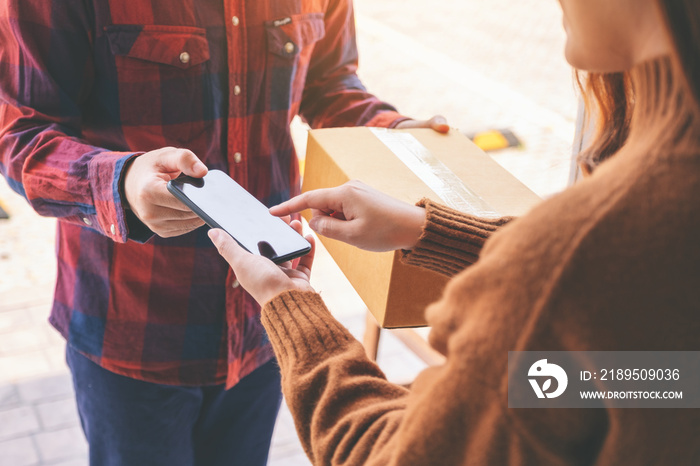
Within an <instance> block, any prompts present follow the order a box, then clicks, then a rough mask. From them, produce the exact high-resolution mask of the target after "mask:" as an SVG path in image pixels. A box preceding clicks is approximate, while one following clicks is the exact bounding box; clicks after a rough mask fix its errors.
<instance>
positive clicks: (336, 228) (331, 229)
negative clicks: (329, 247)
mask: <svg viewBox="0 0 700 466" xmlns="http://www.w3.org/2000/svg"><path fill="white" fill-rule="evenodd" d="M309 227H310V228H311V229H312V230H313V231H315V232H316V233H317V234H319V235H321V236H325V237H327V238H331V239H337V240H339V241H344V242H347V241H346V238H347V237H348V232H347V230H348V221H347V220H341V219H337V218H335V217H330V216H327V215H318V216H316V217H312V218H311V220H309Z"/></svg>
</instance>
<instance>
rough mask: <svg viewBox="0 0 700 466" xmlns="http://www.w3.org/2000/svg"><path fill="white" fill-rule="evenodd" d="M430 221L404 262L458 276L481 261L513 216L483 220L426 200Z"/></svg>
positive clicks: (424, 201) (422, 205)
mask: <svg viewBox="0 0 700 466" xmlns="http://www.w3.org/2000/svg"><path fill="white" fill-rule="evenodd" d="M417 205H418V206H420V207H424V208H425V217H426V222H425V225H424V226H423V232H422V234H421V236H420V238H419V239H418V243H417V244H416V246H415V247H414V248H413V249H412V250H411V251H407V252H405V253H404V256H403V258H402V260H403V262H404V263H407V264H410V265H416V266H419V267H423V268H426V269H430V270H434V271H436V272H439V273H441V274H443V275H448V276H452V275H455V274H457V273H459V272H461V271H462V270H464V269H465V268H466V267H468V266H470V265H471V264H473V263H474V262H476V261H477V259H478V258H479V254H480V253H481V248H482V247H483V246H484V243H485V242H486V240H487V239H489V237H490V236H491V235H492V234H493V233H494V232H496V231H497V230H498V229H499V228H501V227H502V226H503V225H505V224H506V223H508V222H509V221H510V220H512V219H513V217H501V218H492V219H491V218H480V217H475V216H473V215H469V214H465V213H462V212H460V211H458V210H454V209H451V208H449V207H446V206H444V205H441V204H438V203H436V202H433V201H431V200H430V199H422V200H421V201H420V202H418V203H417Z"/></svg>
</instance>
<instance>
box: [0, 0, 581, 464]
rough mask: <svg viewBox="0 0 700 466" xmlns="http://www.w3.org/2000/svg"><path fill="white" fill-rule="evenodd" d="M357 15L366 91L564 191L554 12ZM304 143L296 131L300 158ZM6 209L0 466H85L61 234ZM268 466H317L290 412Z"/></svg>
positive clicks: (539, 183)
mask: <svg viewBox="0 0 700 466" xmlns="http://www.w3.org/2000/svg"><path fill="white" fill-rule="evenodd" d="M355 8H356V20H357V37H358V46H359V50H360V77H361V78H362V80H363V82H364V83H365V85H366V86H367V88H368V89H369V90H370V91H372V92H373V93H375V94H377V95H378V96H380V97H381V98H382V99H384V100H386V101H388V102H391V103H393V104H394V105H395V106H396V107H397V108H398V109H399V111H401V112H402V113H403V114H405V115H409V116H413V117H415V118H417V119H427V118H429V117H431V116H432V115H435V114H442V115H444V116H445V117H446V118H447V120H448V122H449V124H450V125H451V126H452V127H454V128H458V129H459V130H461V131H463V132H464V133H466V134H469V135H480V134H482V135H483V134H491V133H489V132H491V131H493V130H496V134H507V135H509V137H510V135H511V134H512V136H514V138H515V139H517V141H518V144H517V145H515V146H512V147H507V148H504V149H498V150H492V151H489V152H488V153H489V155H490V156H492V157H493V158H494V159H495V160H496V161H497V162H499V163H500V164H501V165H503V166H504V167H505V168H506V169H508V170H509V171H510V172H511V173H513V174H514V175H515V176H516V177H518V178H519V179H520V180H521V181H522V182H524V183H525V184H526V185H527V186H528V187H530V189H532V190H533V191H535V192H536V193H537V194H539V195H540V196H542V197H548V196H551V195H552V194H554V193H556V192H558V191H560V190H562V189H563V188H564V187H566V185H567V183H568V180H569V171H570V167H571V152H572V141H573V139H574V132H575V125H576V123H575V122H576V113H577V106H578V99H577V95H576V92H575V86H574V82H573V79H572V76H573V75H572V71H571V68H570V67H569V66H568V64H567V63H566V61H565V60H564V55H563V50H564V42H565V35H564V31H563V28H562V26H561V12H560V9H559V6H558V3H557V2H556V1H554V0H542V1H534V2H522V1H517V0H489V1H488V2H483V1H477V0H466V1H465V0H461V1H457V0H443V1H441V2H431V3H428V2H425V1H418V0H401V1H399V0H382V1H376V0H356V1H355ZM305 131H306V130H305V127H304V125H303V124H301V122H298V121H296V122H295V123H294V135H295V143H296V144H297V146H298V147H299V150H300V154H303V151H304V148H305V136H306V133H305ZM510 139H511V141H512V140H513V137H510ZM490 140H491V141H492V139H490ZM0 206H1V207H2V208H3V210H4V211H6V212H7V213H8V214H9V216H10V218H9V219H0V466H30V465H62V466H85V465H87V447H86V444H85V441H84V439H83V437H82V432H81V431H80V426H79V420H78V417H77V413H76V410H75V404H74V401H73V398H72V386H71V382H70V376H69V374H68V371H67V368H66V365H65V361H64V348H65V344H64V342H63V340H62V339H61V338H60V337H59V336H58V334H57V333H56V332H55V331H54V330H53V329H52V328H51V327H50V326H49V325H48V323H47V321H46V320H47V317H48V313H49V308H50V302H51V296H52V292H53V284H54V280H55V268H56V262H55V258H54V231H55V220H53V219H48V218H41V217H39V216H38V215H36V214H35V213H34V212H33V211H32V210H31V209H30V208H29V207H28V205H27V204H26V202H25V201H24V199H22V198H21V197H19V196H18V195H16V194H15V193H14V192H12V191H11V190H10V189H9V187H8V186H7V184H6V183H5V181H4V179H2V178H0ZM317 256H318V258H317V261H316V264H315V268H314V272H315V274H314V277H313V280H312V282H313V284H314V286H315V287H316V289H317V290H319V291H320V292H321V293H322V294H323V297H324V299H325V300H326V301H327V302H328V305H329V307H330V309H331V310H332V311H333V312H334V313H335V314H336V315H337V316H338V318H339V319H340V320H341V322H343V323H344V324H345V325H346V326H347V327H348V328H349V329H350V330H351V331H352V332H353V333H354V334H355V335H356V336H358V338H361V337H362V335H363V332H364V328H365V312H366V310H365V307H364V305H363V303H362V301H361V300H360V299H359V297H357V295H356V294H355V292H354V290H353V289H352V287H351V286H350V285H349V284H348V283H347V281H345V279H344V277H343V275H342V273H341V272H340V271H339V270H338V269H337V267H335V264H334V263H333V261H332V259H330V257H329V256H328V255H327V254H326V253H325V252H324V251H323V250H320V251H319V253H318V254H317ZM378 362H379V364H380V366H381V367H382V369H384V370H385V372H386V373H387V376H388V377H389V379H390V380H392V381H395V382H397V383H408V382H410V381H411V380H412V378H413V377H414V376H415V374H416V373H417V372H418V371H420V370H421V369H422V368H423V367H425V363H424V362H422V361H421V360H420V359H419V358H418V357H417V356H416V355H415V354H414V353H413V352H412V351H411V350H409V349H408V348H407V347H406V346H404V345H403V343H402V342H401V341H400V340H399V339H397V338H396V337H395V335H394V334H393V333H392V332H390V331H382V334H381V339H380V346H379V353H378ZM270 464H271V465H279V466H282V465H285V466H295V465H308V464H309V462H308V460H307V459H306V457H305V455H304V453H303V451H302V450H301V446H300V445H299V442H298V440H297V438H296V433H295V431H294V426H293V422H292V420H291V417H290V416H289V413H288V411H287V410H286V409H285V408H284V407H283V409H282V412H281V413H280V416H279V420H278V424H277V427H276V430H275V435H274V439H273V446H272V451H271V456H270Z"/></svg>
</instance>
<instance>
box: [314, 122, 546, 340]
mask: <svg viewBox="0 0 700 466" xmlns="http://www.w3.org/2000/svg"><path fill="white" fill-rule="evenodd" d="M352 179H357V180H360V181H362V182H364V183H366V184H368V185H370V186H373V187H374V188H376V189H378V190H380V191H382V192H385V193H387V194H389V195H391V196H393V197H396V198H398V199H401V200H403V201H406V202H409V203H411V204H414V203H416V202H417V201H418V200H420V199H421V198H423V197H427V198H430V199H433V200H435V201H438V202H441V203H443V204H447V205H452V206H454V207H455V208H458V209H459V210H462V211H466V212H469V213H474V214H476V215H479V216H485V217H499V216H504V215H516V216H517V215H522V214H524V213H525V212H527V211H528V210H529V209H530V208H531V207H532V206H533V205H535V204H536V203H538V202H539V200H540V199H539V197H537V195H536V194H535V193H533V192H532V191H530V190H529V189H528V188H527V187H526V186H525V185H523V184H522V183H521V182H520V181H518V180H517V179H516V178H515V177H514V176H512V175H511V174H510V173H509V172H507V171H506V170H505V169H504V168H502V167H501V166H500V165H499V164H498V163H496V162H495V161H494V160H492V159H491V158H490V157H489V156H488V155H486V154H485V153H484V152H483V151H482V150H481V149H479V148H478V147H477V146H475V145H474V144H473V143H472V142H471V141H470V140H469V139H468V138H467V137H466V136H464V135H462V134H461V133H459V132H458V131H454V130H453V131H451V132H450V133H449V134H447V135H442V134H439V133H437V132H435V131H433V130H430V129H414V130H386V129H379V128H332V129H320V130H313V131H310V132H309V139H308V145H307V151H306V163H305V171H304V180H303V187H302V190H303V191H310V190H312V189H318V188H327V187H332V186H338V185H341V184H343V183H345V182H346V181H349V180H352ZM308 215H310V213H309V212H305V213H304V216H306V217H307V219H308ZM320 239H321V241H322V242H323V244H324V246H325V247H326V248H327V249H328V252H329V253H330V254H331V256H332V257H333V259H334V260H335V262H336V263H337V264H338V266H339V267H340V269H341V270H342V271H343V273H344V274H345V276H346V277H347V278H348V280H349V281H350V283H351V284H352V286H353V287H354V288H355V290H356V291H357V293H358V294H359V295H360V297H361V298H362V300H363V301H364V303H365V304H366V305H367V307H368V308H369V310H370V311H371V312H372V314H373V315H374V317H375V318H376V319H377V322H378V323H379V325H380V326H382V327H385V328H398V327H420V326H424V325H425V324H426V322H425V317H424V311H425V308H426V306H427V305H428V304H430V303H431V302H433V301H435V300H437V299H439V297H440V295H441V292H442V289H443V288H444V286H445V284H446V283H447V280H448V278H447V277H443V276H442V275H439V274H437V273H434V272H431V271H428V270H424V269H421V268H417V267H412V266H408V265H403V264H401V262H400V257H401V252H400V251H396V252H385V253H374V252H367V251H362V250H360V249H357V248H355V247H353V246H350V245H347V244H345V243H342V242H339V241H335V240H331V239H329V238H324V237H321V238H320Z"/></svg>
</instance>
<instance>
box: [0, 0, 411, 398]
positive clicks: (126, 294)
mask: <svg viewBox="0 0 700 466" xmlns="http://www.w3.org/2000/svg"><path fill="white" fill-rule="evenodd" d="M353 21H354V20H353V14H352V5H351V1H350V0H289V1H286V0H247V1H246V0H180V1H173V0H129V1H125V0H61V1H57V0H0V154H1V155H2V158H1V159H0V161H1V162H0V170H1V171H2V173H3V175H4V176H5V178H6V179H7V181H8V183H9V184H10V186H11V187H12V188H13V189H14V190H15V191H17V192H18V193H20V194H21V195H23V196H24V197H25V198H26V199H27V200H28V201H29V203H30V204H31V205H32V207H33V208H34V209H35V210H36V211H37V212H38V213H39V214H41V215H45V216H52V217H57V218H58V219H59V222H58V235H57V243H58V244H57V254H58V280H57V284H56V291H55V298H54V304H53V309H52V313H51V317H50V321H51V323H52V324H53V325H54V326H55V327H56V328H57V329H58V330H59V331H60V332H61V333H62V334H63V335H64V336H65V337H66V339H67V340H68V342H69V344H70V345H72V346H73V347H75V348H76V349H77V350H79V351H80V352H82V353H84V354H85V355H87V356H88V357H90V358H91V359H92V360H94V361H96V362H97V363H98V364H100V365H101V366H102V367H105V368H107V369H109V370H111V371H114V372H117V373H119V374H123V375H127V376H129V377H133V378H136V379H142V380H148V381H153V382H158V383H167V384H179V385H206V384H218V383H224V382H226V383H227V384H228V385H229V386H231V385H233V384H235V383H236V382H237V381H238V380H240V378H242V377H243V376H245V375H246V374H248V373H250V372H251V371H252V370H254V369H255V368H257V367H258V366H260V365H261V364H263V363H264V362H266V361H268V360H269V359H270V358H271V357H272V351H271V348H270V345H269V343H268V341H267V339H266V336H265V333H264V331H263V329H262V327H261V325H260V321H259V308H258V307H257V305H256V304H255V302H254V301H253V300H252V298H250V296H249V295H247V294H246V293H245V292H244V291H243V290H242V289H241V288H240V287H239V288H233V287H232V286H231V284H232V283H233V282H234V279H233V277H232V275H231V272H230V269H229V267H228V265H227V264H226V262H224V260H223V259H222V258H221V257H220V256H219V255H218V254H217V252H216V249H215V248H214V247H213V245H212V243H211V242H210V241H209V239H208V238H207V235H206V228H200V229H198V230H196V231H194V232H191V233H189V234H186V235H183V236H180V237H177V238H168V239H163V238H160V237H157V236H154V235H153V234H152V233H151V232H149V231H148V230H147V229H145V226H144V225H143V224H141V223H140V222H139V221H138V220H137V219H136V218H135V217H134V216H133V214H132V213H130V212H129V211H128V210H125V209H124V206H123V199H124V196H123V193H122V192H121V183H122V181H123V180H122V177H123V173H124V166H125V163H126V162H127V161H128V160H129V159H130V158H132V157H134V156H136V155H138V154H139V153H143V152H144V151H149V150H153V149H157V148H160V147H164V146H177V147H185V148H188V149H190V150H192V151H193V152H194V153H195V154H197V155H198V156H199V157H200V158H201V159H202V160H203V161H204V162H205V164H206V165H207V166H208V167H209V168H218V169H221V170H224V171H226V172H228V173H229V174H230V175H231V176H232V177H233V178H234V179H236V180H237V181H238V182H239V183H240V184H241V185H243V186H244V187H246V188H247V189H248V190H249V191H250V192H252V193H253V194H254V195H255V196H256V197H258V198H259V199H260V200H262V201H263V202H264V203H266V204H268V205H273V204H276V203H279V202H280V201H283V200H285V199H287V198H289V197H290V196H291V195H294V194H296V193H298V191H299V170H298V164H297V159H296V155H295V153H294V148H293V146H292V140H291V136H290V130H289V123H290V121H291V119H292V118H293V117H294V116H295V115H297V114H300V115H302V117H303V118H305V119H306V121H308V122H309V123H310V124H311V125H312V126H313V127H325V126H355V125H370V126H392V125H395V124H396V123H397V122H398V121H400V120H401V117H400V116H399V115H398V114H397V113H396V112H395V111H394V109H393V108H392V107H391V106H390V105H388V104H386V103H383V102H381V101H379V100H378V99H377V98H375V97H374V96H372V95H371V94H368V93H367V92H366V91H365V89H364V87H363V86H362V84H361V83H360V81H359V80H358V78H357V76H356V74H355V72H356V68H357V50H356V45H355V33H354V23H353ZM144 230H145V231H144Z"/></svg>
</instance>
